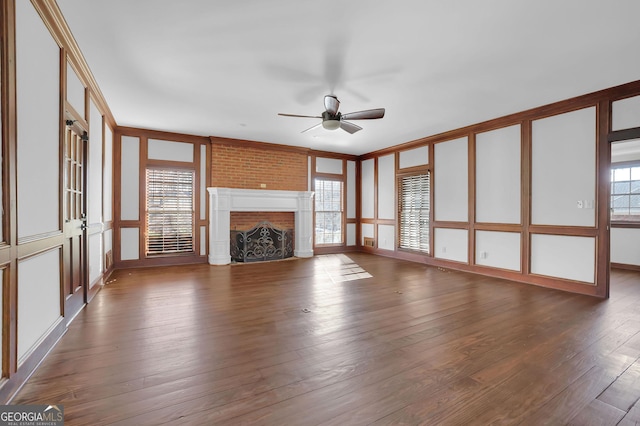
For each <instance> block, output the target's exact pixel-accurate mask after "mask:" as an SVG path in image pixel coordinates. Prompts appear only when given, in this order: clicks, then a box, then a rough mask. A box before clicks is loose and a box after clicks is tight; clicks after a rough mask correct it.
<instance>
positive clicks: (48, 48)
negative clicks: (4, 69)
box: [16, 1, 60, 238]
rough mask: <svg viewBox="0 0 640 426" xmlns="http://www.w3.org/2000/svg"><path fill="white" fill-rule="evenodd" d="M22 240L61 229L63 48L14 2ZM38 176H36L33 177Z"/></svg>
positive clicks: (25, 6) (26, 5) (29, 9)
mask: <svg viewBox="0 0 640 426" xmlns="http://www.w3.org/2000/svg"><path fill="white" fill-rule="evenodd" d="M16 75H17V77H16V79H17V83H16V92H17V93H16V96H17V134H18V144H17V145H18V146H17V169H18V170H17V171H18V173H17V174H18V176H17V178H18V194H17V207H18V217H19V218H20V220H19V221H18V238H23V237H28V236H32V235H38V234H45V233H49V232H55V231H58V230H59V229H60V224H59V220H60V218H59V210H60V191H59V172H60V170H59V162H60V160H59V159H60V152H59V146H60V145H59V139H60V137H59V129H60V127H59V126H60V104H59V102H60V93H59V92H60V48H59V47H58V45H57V44H56V43H55V42H54V41H53V39H52V38H51V35H50V34H49V32H48V30H47V29H46V27H45V26H44V24H43V23H42V20H41V19H40V17H39V16H38V14H37V13H36V11H35V9H34V8H33V6H32V5H31V2H28V1H18V2H16ZM35 171H37V173H35Z"/></svg>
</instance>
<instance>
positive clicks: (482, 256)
mask: <svg viewBox="0 0 640 426" xmlns="http://www.w3.org/2000/svg"><path fill="white" fill-rule="evenodd" d="M488 255H489V254H488V253H487V252H486V251H481V252H480V259H486V258H487V256H488Z"/></svg>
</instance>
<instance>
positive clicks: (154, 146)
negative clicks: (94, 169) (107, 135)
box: [123, 138, 193, 163]
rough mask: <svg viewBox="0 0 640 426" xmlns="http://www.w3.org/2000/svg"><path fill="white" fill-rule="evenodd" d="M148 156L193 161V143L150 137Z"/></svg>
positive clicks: (151, 158) (168, 159) (159, 158)
mask: <svg viewBox="0 0 640 426" xmlns="http://www.w3.org/2000/svg"><path fill="white" fill-rule="evenodd" d="M123 139H124V138H123ZM147 158H149V159H150V160H167V161H183V162H186V163H192V162H193V144H191V143H185V142H173V141H165V140H161V139H148V140H147Z"/></svg>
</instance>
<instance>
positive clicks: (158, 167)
mask: <svg viewBox="0 0 640 426" xmlns="http://www.w3.org/2000/svg"><path fill="white" fill-rule="evenodd" d="M149 170H171V171H181V172H190V173H191V174H192V179H193V180H192V192H191V250H190V251H177V252H159V253H152V252H149V250H148V248H149V235H148V234H149V207H148V201H149V184H148V177H147V173H148V171H149ZM197 179H198V173H197V170H195V169H194V168H193V167H180V166H174V165H171V166H169V165H166V166H163V165H155V164H154V165H147V166H146V167H144V204H143V205H142V207H143V208H144V223H143V232H144V237H143V242H144V245H143V247H142V254H144V257H145V259H155V258H162V257H176V256H194V255H197V251H196V243H197V241H196V238H197V235H196V234H197V232H198V224H197V218H196V215H197V212H196V204H197V203H196V201H197V196H198V194H197V191H198V182H197ZM141 204H142V203H141Z"/></svg>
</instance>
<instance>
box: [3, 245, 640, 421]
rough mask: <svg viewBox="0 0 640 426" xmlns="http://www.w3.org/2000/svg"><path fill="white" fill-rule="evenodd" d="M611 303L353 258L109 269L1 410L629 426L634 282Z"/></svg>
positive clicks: (634, 369) (632, 417)
mask: <svg viewBox="0 0 640 426" xmlns="http://www.w3.org/2000/svg"><path fill="white" fill-rule="evenodd" d="M367 274H370V275H371V277H367ZM611 295H612V296H611V298H610V299H609V300H600V299H595V298H590V297H586V296H580V295H575V294H569V293H562V292H559V291H554V290H548V289H543V288H538V287H535V286H529V285H524V284H516V283H511V282H508V281H504V280H498V279H494V278H487V277H481V276H475V275H471V274H466V273H460V272H452V271H445V270H442V269H438V268H433V267H428V266H425V265H421V264H416V263H409V262H403V261H399V260H394V259H388V258H383V257H377V256H372V255H367V254H362V253H353V254H348V255H327V256H316V257H315V258H312V259H294V260H287V261H280V262H272V263H263V264H247V265H231V266H219V267H211V266H208V265H197V266H176V267H164V268H153V269H135V270H120V271H116V272H115V273H114V275H113V277H112V280H111V281H110V283H109V284H108V285H106V286H105V287H104V289H103V290H102V291H101V292H100V293H99V294H98V295H97V296H96V298H95V299H94V301H93V302H92V303H91V304H90V305H88V306H87V307H86V308H85V309H84V310H83V311H82V312H81V313H80V314H79V315H78V317H77V318H76V319H75V320H74V321H73V322H72V323H71V325H70V327H69V330H68V332H67V334H66V335H65V336H64V337H63V338H62V340H61V341H60V342H59V343H58V345H57V346H56V347H55V348H54V350H53V351H52V352H51V353H50V354H49V356H48V357H47V358H46V359H45V361H44V362H43V364H42V365H41V366H40V368H39V369H38V370H37V371H36V373H35V374H34V375H33V377H31V379H30V380H29V381H28V382H27V384H26V385H25V386H24V388H23V389H22V390H21V391H20V392H19V393H18V395H17V396H16V397H15V398H14V400H13V401H12V403H14V404H35V403H40V404H62V405H64V411H65V424H67V425H103V424H119V425H147V424H149V425H156V424H165V423H167V424H177V425H212V424H223V425H224V424H230V425H236V424H265V425H316V424H323V425H360V424H374V425H390V424H408V425H414V424H429V425H432V424H447V425H473V424H478V425H485V424H526V425H540V424H552V425H557V424H575V425H616V424H620V425H625V426H626V425H634V424H637V423H636V422H640V402H638V400H639V399H640V360H639V359H640V309H638V306H639V303H640V273H637V272H629V271H618V270H616V271H613V272H612V285H611Z"/></svg>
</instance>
